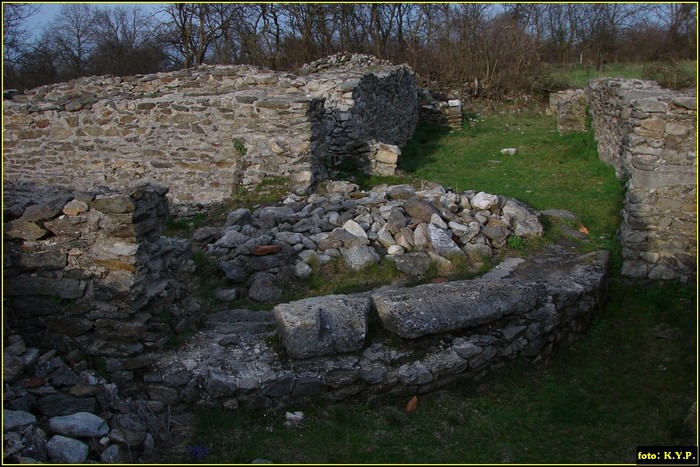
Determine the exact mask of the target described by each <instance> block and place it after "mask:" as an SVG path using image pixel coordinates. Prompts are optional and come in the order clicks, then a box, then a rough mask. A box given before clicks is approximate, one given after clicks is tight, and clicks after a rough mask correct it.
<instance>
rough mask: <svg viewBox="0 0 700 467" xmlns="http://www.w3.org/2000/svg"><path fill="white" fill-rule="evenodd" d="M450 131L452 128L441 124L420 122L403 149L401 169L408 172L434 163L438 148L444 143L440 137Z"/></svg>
mask: <svg viewBox="0 0 700 467" xmlns="http://www.w3.org/2000/svg"><path fill="white" fill-rule="evenodd" d="M449 133H450V129H449V128H447V127H444V126H440V125H427V124H420V125H418V127H417V128H416V131H415V132H414V133H413V137H412V138H411V139H410V140H409V141H408V142H407V143H406V146H405V147H404V148H403V149H402V150H401V159H400V160H399V169H401V170H403V171H404V172H406V173H407V174H411V173H414V172H416V171H417V170H419V169H421V168H423V167H425V166H428V165H430V164H433V163H434V162H435V161H436V159H435V158H436V155H437V152H438V150H439V149H440V148H441V147H443V146H444V145H443V144H441V142H440V139H441V138H443V137H444V136H446V135H448V134H449Z"/></svg>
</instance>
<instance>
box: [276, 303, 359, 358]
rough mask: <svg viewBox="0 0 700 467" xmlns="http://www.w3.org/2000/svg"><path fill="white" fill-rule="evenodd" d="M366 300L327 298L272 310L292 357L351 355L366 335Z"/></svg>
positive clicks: (285, 304) (288, 304)
mask: <svg viewBox="0 0 700 467" xmlns="http://www.w3.org/2000/svg"><path fill="white" fill-rule="evenodd" d="M369 307H370V299H369V297H350V296H347V295H328V296H325V297H312V298H307V299H304V300H299V301H296V302H291V303H283V304H280V305H277V306H276V307H275V308H274V314H275V319H276V320H277V328H278V331H279V333H280V336H281V337H282V343H283V344H284V346H285V348H286V349H287V353H288V354H289V355H290V356H291V357H293V358H309V357H315V356H320V355H334V354H336V353H344V352H354V351H355V350H359V349H361V348H362V346H363V345H364V342H365V337H366V336H367V316H368V314H369Z"/></svg>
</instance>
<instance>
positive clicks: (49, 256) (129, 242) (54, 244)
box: [3, 185, 199, 359]
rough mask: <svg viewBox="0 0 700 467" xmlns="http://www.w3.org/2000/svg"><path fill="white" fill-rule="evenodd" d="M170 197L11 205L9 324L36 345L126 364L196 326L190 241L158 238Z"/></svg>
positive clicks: (95, 193)
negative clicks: (136, 356) (185, 329)
mask: <svg viewBox="0 0 700 467" xmlns="http://www.w3.org/2000/svg"><path fill="white" fill-rule="evenodd" d="M166 192H167V189H165V188H162V187H158V186H152V185H144V186H139V187H136V188H131V189H126V190H123V191H119V192H117V191H113V190H109V189H96V190H92V191H89V192H62V191H61V190H55V192H54V193H53V195H52V196H50V197H47V198H44V199H43V200H38V201H39V202H37V200H35V201H27V203H34V204H26V203H25V204H20V205H16V206H12V207H8V209H7V210H6V212H5V214H6V216H8V215H11V213H13V212H14V213H15V214H17V215H18V218H16V219H14V220H11V221H9V222H7V223H6V224H5V229H4V232H5V239H4V251H5V257H4V264H3V267H4V283H3V298H4V311H5V324H6V326H8V327H9V328H11V329H12V330H13V331H14V332H18V333H20V334H22V335H23V336H24V337H25V339H27V341H28V342H29V343H30V344H31V345H34V346H37V345H39V346H43V347H46V348H52V349H56V350H59V351H62V352H68V351H71V350H74V349H79V350H81V351H83V352H85V353H87V354H89V355H92V356H101V357H110V358H116V359H128V358H129V357H132V356H135V355H139V354H142V353H143V352H148V351H151V350H159V349H162V348H163V346H164V345H165V343H166V342H167V341H168V339H169V338H170V337H171V335H172V333H173V332H178V331H181V330H182V329H183V328H185V327H187V326H191V325H193V324H195V323H196V320H197V319H198V312H199V307H198V305H197V304H196V302H193V301H191V299H190V297H189V296H188V295H189V294H190V293H191V292H192V289H193V286H194V285H195V284H192V283H191V279H190V278H188V277H187V276H188V274H190V273H191V272H192V271H193V270H194V263H192V261H190V260H189V255H190V249H189V242H187V241H185V240H178V239H170V238H165V237H162V236H161V233H162V230H163V225H164V222H165V218H166V216H167V213H168V206H167V202H166V199H165V194H166Z"/></svg>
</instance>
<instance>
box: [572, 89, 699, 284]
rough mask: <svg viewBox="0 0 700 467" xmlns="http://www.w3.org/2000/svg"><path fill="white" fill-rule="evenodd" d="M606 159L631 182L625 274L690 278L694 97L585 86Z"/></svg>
mask: <svg viewBox="0 0 700 467" xmlns="http://www.w3.org/2000/svg"><path fill="white" fill-rule="evenodd" d="M586 95H587V100H588V103H589V107H590V112H591V115H592V117H593V129H594V131H595V136H596V140H597V141H598V153H599V154H600V157H601V159H602V160H603V161H604V162H606V163H607V164H609V165H612V166H614V167H615V172H616V174H617V176H618V177H619V178H620V179H622V180H626V185H627V186H626V188H627V190H626V194H625V203H624V208H623V211H622V225H621V227H620V232H619V235H620V240H621V242H622V246H623V252H622V253H623V259H624V264H623V270H622V273H623V275H625V276H629V277H637V278H649V279H679V280H681V281H688V280H692V278H694V277H695V276H696V267H697V232H696V228H697V179H696V174H697V153H696V135H697V127H696V99H695V93H694V92H686V93H683V92H675V91H670V90H667V89H661V88H660V87H658V86H657V85H656V83H654V82H645V81H638V80H625V79H609V78H601V79H598V80H592V81H591V82H590V83H589V85H588V87H587V88H586Z"/></svg>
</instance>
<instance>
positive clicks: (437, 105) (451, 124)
mask: <svg viewBox="0 0 700 467" xmlns="http://www.w3.org/2000/svg"><path fill="white" fill-rule="evenodd" d="M442 99H445V100H441V99H440V98H438V97H435V96H434V95H433V94H432V93H431V92H430V90H428V89H425V88H422V89H419V91H418V104H419V106H420V109H419V114H420V121H421V122H424V123H428V124H431V125H442V126H446V127H448V128H449V129H450V130H452V131H462V123H463V121H464V116H463V114H462V110H463V106H462V101H460V100H459V99H447V98H444V97H443V98H442Z"/></svg>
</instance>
